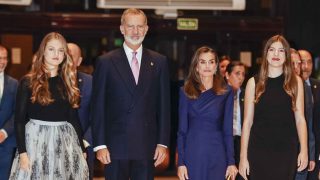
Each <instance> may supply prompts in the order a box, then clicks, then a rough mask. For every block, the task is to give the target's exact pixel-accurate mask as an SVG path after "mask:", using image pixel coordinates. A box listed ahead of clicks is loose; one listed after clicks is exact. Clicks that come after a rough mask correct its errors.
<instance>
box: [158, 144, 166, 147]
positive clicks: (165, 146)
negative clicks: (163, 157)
mask: <svg viewBox="0 0 320 180" xmlns="http://www.w3.org/2000/svg"><path fill="white" fill-rule="evenodd" d="M157 145H158V146H162V147H164V148H168V146H166V145H163V144H157Z"/></svg>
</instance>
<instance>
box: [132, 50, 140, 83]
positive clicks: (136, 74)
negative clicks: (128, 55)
mask: <svg viewBox="0 0 320 180" xmlns="http://www.w3.org/2000/svg"><path fill="white" fill-rule="evenodd" d="M136 55H137V52H132V61H131V70H132V74H133V76H134V79H135V80H136V84H138V79H139V62H138V59H137V57H136Z"/></svg>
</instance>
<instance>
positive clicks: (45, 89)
mask: <svg viewBox="0 0 320 180" xmlns="http://www.w3.org/2000/svg"><path fill="white" fill-rule="evenodd" d="M53 39H56V40H58V41H60V42H61V43H62V45H63V50H64V58H63V61H62V63H61V64H60V65H59V69H58V76H60V77H61V79H62V85H63V86H64V89H65V90H66V96H67V99H68V101H69V103H70V104H71V106H72V107H73V108H77V107H79V102H80V90H79V89H78V84H77V77H76V72H75V70H74V68H73V61H72V59H71V57H70V55H69V54H68V50H67V42H66V40H65V38H64V37H63V36H62V35H61V34H59V33H57V32H51V33H48V34H47V35H46V36H45V37H44V38H43V39H42V41H41V44H40V47H39V49H38V51H37V54H36V56H35V59H34V62H33V64H32V67H31V70H30V72H29V73H28V74H27V75H26V77H27V79H28V80H29V82H30V89H31V92H32V95H31V101H32V103H35V102H37V103H39V104H41V105H49V104H50V103H52V102H54V99H52V97H51V93H50V91H49V82H48V79H49V78H50V72H49V70H48V69H47V67H46V65H45V59H44V58H45V57H44V52H45V48H46V46H47V43H48V42H49V41H51V40H53Z"/></svg>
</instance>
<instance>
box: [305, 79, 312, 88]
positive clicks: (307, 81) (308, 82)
mask: <svg viewBox="0 0 320 180" xmlns="http://www.w3.org/2000/svg"><path fill="white" fill-rule="evenodd" d="M305 82H306V83H307V84H308V86H311V83H310V79H309V78H308V79H307V80H305Z"/></svg>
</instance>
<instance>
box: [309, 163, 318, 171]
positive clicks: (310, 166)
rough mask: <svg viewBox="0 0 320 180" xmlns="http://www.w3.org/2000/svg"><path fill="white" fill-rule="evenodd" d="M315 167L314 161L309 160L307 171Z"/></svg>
mask: <svg viewBox="0 0 320 180" xmlns="http://www.w3.org/2000/svg"><path fill="white" fill-rule="evenodd" d="M315 167H316V162H315V161H309V167H308V171H313V170H314V168H315Z"/></svg>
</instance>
